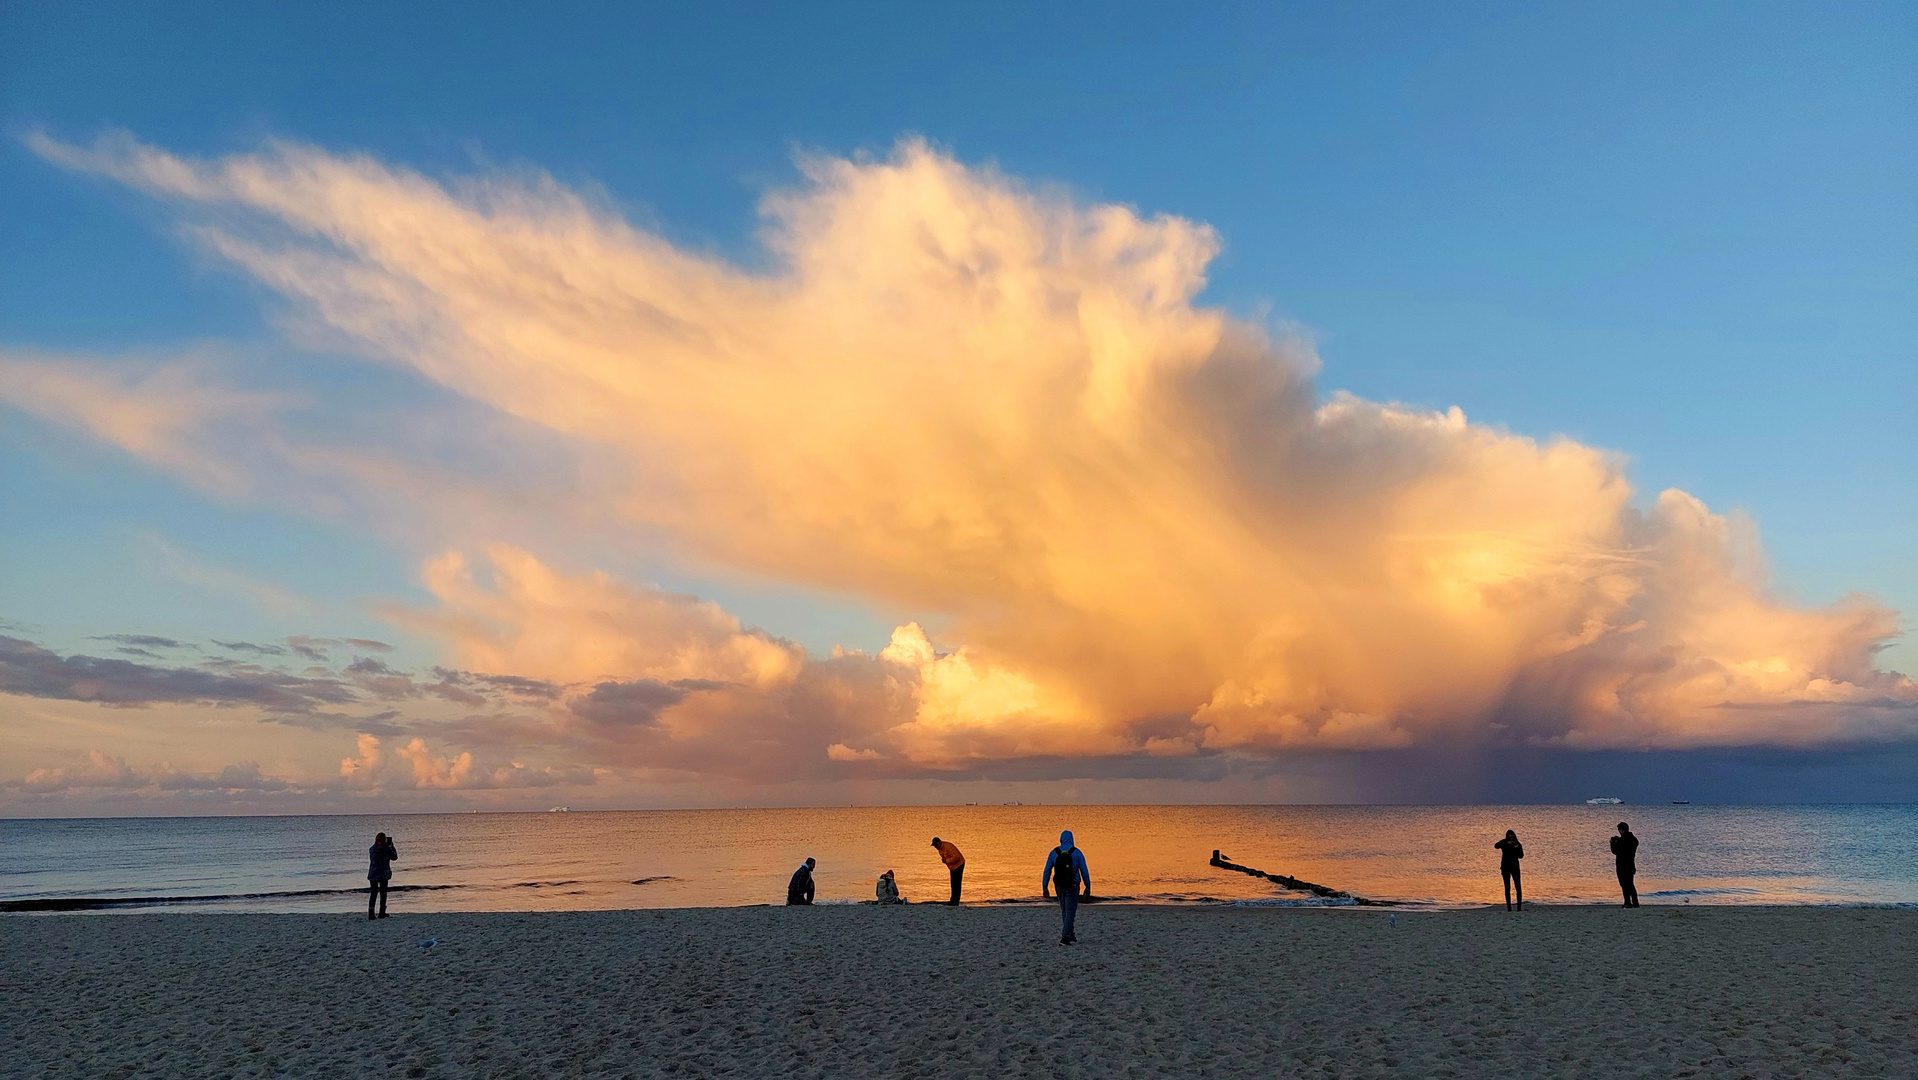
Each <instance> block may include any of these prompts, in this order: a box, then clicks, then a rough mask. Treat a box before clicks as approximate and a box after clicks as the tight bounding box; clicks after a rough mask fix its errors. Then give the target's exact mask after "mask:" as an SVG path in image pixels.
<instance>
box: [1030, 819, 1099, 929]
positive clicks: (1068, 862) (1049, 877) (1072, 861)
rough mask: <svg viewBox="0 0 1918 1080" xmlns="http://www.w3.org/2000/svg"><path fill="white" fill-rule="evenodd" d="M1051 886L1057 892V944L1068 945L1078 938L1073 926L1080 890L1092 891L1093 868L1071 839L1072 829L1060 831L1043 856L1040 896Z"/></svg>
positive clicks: (1046, 894)
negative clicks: (1044, 860) (1047, 852)
mask: <svg viewBox="0 0 1918 1080" xmlns="http://www.w3.org/2000/svg"><path fill="white" fill-rule="evenodd" d="M1054 886H1057V887H1058V892H1059V944H1061V945H1071V944H1074V943H1076V942H1077V941H1078V940H1079V935H1078V934H1077V933H1076V932H1075V931H1074V930H1073V926H1072V923H1073V919H1074V918H1076V917H1077V916H1078V914H1079V898H1080V895H1081V894H1080V891H1079V890H1080V889H1082V888H1083V889H1084V890H1085V892H1084V895H1085V896H1091V895H1092V871H1091V870H1089V869H1087V868H1086V856H1085V852H1083V851H1080V850H1079V849H1078V847H1076V846H1074V844H1073V843H1072V830H1071V829H1067V830H1066V831H1065V832H1062V833H1060V834H1059V846H1058V847H1056V848H1053V849H1052V854H1050V855H1047V856H1046V868H1045V870H1044V872H1042V873H1041V874H1040V875H1039V894H1040V895H1041V896H1050V895H1051V893H1052V891H1053V887H1054Z"/></svg>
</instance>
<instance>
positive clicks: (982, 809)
mask: <svg viewBox="0 0 1918 1080" xmlns="http://www.w3.org/2000/svg"><path fill="white" fill-rule="evenodd" d="M1621 819H1623V820H1629V821H1631V822H1632V827H1633V831H1634V832H1636V833H1637V834H1638V835H1639V836H1640V838H1641V842H1642V846H1641V848H1640V849H1639V859H1638V864H1639V879H1638V884H1639V892H1640V894H1641V896H1642V897H1643V898H1644V900H1645V902H1646V903H1653V904H1655V903H1681V902H1700V903H1726V902H1731V903H1794V902H1829V901H1848V902H1859V901H1865V902H1914V901H1918V807H1910V806H1903V807H1900V806H1890V807H1758V808H1753V807H1703V806H1697V807H1694V806H1649V807H1644V806H1641V807H1632V806H1602V807H1587V806H1517V807H1326V806H947V807H876V808H826V809H765V810H696V811H640V812H608V813H569V814H446V815H395V816H389V817H320V818H198V819H164V820H161V819H147V820H144V821H140V820H124V819H123V820H121V821H117V822H85V823H74V822H69V823H58V822H21V821H15V822H7V823H4V826H3V827H4V829H5V832H6V839H7V841H8V843H7V845H6V846H7V848H8V851H9V858H8V861H7V865H6V866H5V867H4V871H3V872H0V885H4V889H3V890H0V891H3V892H4V894H5V896H6V897H8V898H17V897H21V896H116V895H117V896H154V895H168V896H207V895H230V894H249V895H248V898H246V899H244V900H239V901H227V902H225V903H224V904H223V905H221V906H232V905H233V904H235V903H238V904H243V905H244V906H248V907H251V908H255V909H266V910H315V909H322V910H334V909H337V910H349V909H351V908H352V907H353V906H354V905H355V904H356V903H357V902H358V901H356V900H355V899H354V898H352V897H351V896H348V895H345V894H342V893H339V892H336V891H329V890H342V889H353V888H363V887H364V874H365V848H366V845H367V844H368V843H369V842H370V838H371V836H372V834H373V832H375V831H379V830H383V831H386V832H389V833H392V834H393V836H394V838H395V840H396V842H397V844H398V846H399V850H400V860H399V862H398V863H396V864H395V867H394V869H395V877H394V882H393V883H394V885H395V887H396V891H395V893H394V902H395V903H397V904H402V905H404V906H405V907H407V908H411V909H414V910H419V909H464V910H554V909H568V908H624V907H681V906H708V905H732V904H752V903H774V904H776V903H780V902H781V901H782V900H783V899H784V896H785V886H786V880H787V878H788V877H789V876H790V875H791V873H792V871H793V869H794V867H796V866H797V865H798V864H799V862H800V860H802V859H804V858H806V857H807V856H811V857H813V858H815V859H817V860H818V862H819V867H818V871H817V873H816V880H817V885H818V897H819V899H820V900H821V901H825V902H851V901H859V900H869V899H872V897H873V884H874V881H875V879H876V878H877V877H878V875H879V874H880V873H881V872H883V871H885V870H888V869H890V870H892V871H894V873H895V875H896V877H897V880H898V883H899V888H900V891H901V892H902V893H903V894H904V895H905V896H906V897H907V898H908V899H910V900H913V901H919V902H923V901H929V900H944V899H945V898H946V895H947V891H948V884H947V876H946V870H945V867H944V865H943V864H942V863H941V862H940V860H939V856H938V853H937V852H936V851H935V850H933V848H932V846H931V839H932V837H933V836H935V835H936V836H940V837H942V838H944V839H946V840H949V841H951V842H953V843H956V844H957V845H959V847H960V849H961V850H962V851H964V853H965V855H966V875H965V898H966V899H967V900H968V901H974V902H977V901H988V900H1021V899H1025V900H1032V899H1037V897H1038V894H1039V886H1040V881H1039V878H1040V872H1041V869H1042V868H1043V866H1044V864H1045V858H1046V854H1047V853H1048V852H1049V851H1051V849H1052V847H1053V845H1054V844H1056V843H1057V842H1058V834H1059V830H1060V829H1062V828H1069V829H1072V830H1073V831H1074V833H1075V834H1076V837H1077V840H1078V843H1079V846H1080V847H1081V848H1083V849H1084V851H1085V853H1086V857H1087V861H1088V863H1089V865H1090V868H1091V871H1092V882H1093V891H1094V893H1095V895H1097V896H1100V897H1127V898H1131V899H1134V900H1138V901H1146V902H1191V901H1200V900H1207V899H1211V900H1232V901H1237V900H1252V901H1265V902H1275V901H1283V900H1292V901H1298V900H1304V899H1307V898H1306V897H1304V896H1303V895H1301V894H1298V893H1290V892H1287V891H1285V890H1282V889H1280V888H1279V887H1278V886H1276V885H1274V884H1273V883H1271V882H1269V881H1265V880H1262V879H1258V878H1253V877H1249V876H1246V875H1243V874H1238V873H1234V872H1231V871H1228V870H1223V869H1220V868H1217V867H1213V866H1210V865H1208V860H1209V859H1210V857H1211V854H1212V851H1213V849H1215V848H1217V849H1222V850H1223V852H1224V853H1225V854H1226V855H1227V856H1229V857H1230V858H1231V859H1233V860H1234V861H1236V862H1238V863H1240V864H1242V865H1246V866H1252V867H1256V868H1259V869H1262V870H1267V871H1272V872H1276V873H1284V874H1290V875H1292V876H1294V877H1298V878H1303V879H1305V880H1307V881H1312V882H1317V883H1319V884H1323V885H1328V886H1331V887H1333V888H1338V889H1345V890H1348V891H1350V892H1353V893H1356V894H1359V895H1362V896H1367V897H1372V898H1376V899H1392V900H1402V901H1411V902H1417V903H1437V904H1480V903H1497V902H1499V901H1500V900H1501V890H1500V882H1499V875H1498V852H1497V851H1495V850H1494V849H1493V847H1492V844H1493V843H1494V841H1496V840H1497V839H1498V838H1499V837H1501V836H1502V835H1503V834H1504V831H1505V830H1506V829H1508V828H1509V829H1514V830H1516V831H1517V832H1518V834H1519V838H1520V839H1521V840H1522V841H1523V842H1524V844H1525V852H1526V858H1525V862H1524V881H1525V895H1526V899H1527V900H1531V901H1538V902H1551V903H1616V902H1617V899H1618V892H1617V883H1616V879H1615V877H1614V875H1613V870H1612V863H1611V856H1610V852H1609V849H1608V847H1607V841H1608V840H1609V838H1610V837H1611V836H1612V835H1613V828H1614V826H1615V825H1616V823H1617V822H1618V821H1619V820H1621ZM43 833H44V834H45V835H41V834H43ZM29 834H31V835H29ZM636 882H643V883H636ZM424 885H442V886H446V885H450V886H455V887H454V888H446V889H437V890H431V891H423V890H412V889H408V888H407V886H424ZM315 890H318V891H317V892H314V891H315ZM293 893H314V894H313V895H303V896H294V895H289V894H293Z"/></svg>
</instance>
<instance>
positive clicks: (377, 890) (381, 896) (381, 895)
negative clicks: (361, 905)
mask: <svg viewBox="0 0 1918 1080" xmlns="http://www.w3.org/2000/svg"><path fill="white" fill-rule="evenodd" d="M386 886H387V883H386V882H384V881H369V882H367V883H366V917H367V918H369V919H370V918H372V917H373V903H374V901H376V900H377V901H378V902H379V906H380V911H379V913H380V914H381V915H384V914H386Z"/></svg>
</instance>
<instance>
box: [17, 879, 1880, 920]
mask: <svg viewBox="0 0 1918 1080" xmlns="http://www.w3.org/2000/svg"><path fill="white" fill-rule="evenodd" d="M462 888H468V886H464V885H405V886H398V885H396V886H394V887H393V888H392V889H391V890H390V891H391V893H393V894H395V895H398V896H400V897H401V898H402V899H404V894H405V893H407V892H415V891H417V892H429V891H440V890H446V889H462ZM309 896H310V897H320V896H328V897H339V898H345V897H360V898H364V897H365V896H366V890H365V889H363V888H361V889H308V890H302V891H299V892H286V893H235V894H221V895H207V896H175V897H153V896H143V897H124V898H123V897H91V896H75V897H46V898H23V899H15V900H5V901H0V921H5V920H6V918H7V917H9V916H14V917H26V916H39V915H276V916H278V915H284V916H293V917H303V916H346V915H352V914H354V911H353V910H342V911H320V910H305V909H302V910H298V911H274V910H262V909H257V908H252V907H248V906H247V905H246V904H245V903H243V902H242V901H246V900H255V899H258V900H270V899H272V898H275V897H286V898H289V899H291V898H295V897H309ZM1057 903H1058V902H1057V901H1056V900H1041V899H1038V898H1032V899H1025V898H1017V897H1013V898H1002V899H990V900H968V901H965V902H964V903H963V904H961V905H959V906H960V907H961V908H981V909H991V908H1018V909H1026V908H1051V907H1054V906H1055V905H1056V904H1057ZM1080 905H1081V906H1083V907H1108V908H1121V907H1123V908H1139V909H1145V910H1169V911H1190V910H1206V909H1213V908H1221V909H1271V910H1274V911H1365V912H1372V913H1376V914H1388V913H1392V912H1421V913H1430V912H1470V911H1497V910H1500V909H1502V908H1503V907H1504V906H1505V905H1504V904H1503V902H1501V901H1498V900H1490V901H1484V902H1478V901H1471V902H1467V901H1451V902H1446V901H1427V900H1375V899H1369V898H1366V899H1362V898H1355V897H1352V898H1347V897H1334V898H1325V897H1300V898H1291V897H1273V898H1270V899H1266V898H1256V899H1226V898H1222V897H1208V896H1200V897H1191V898H1176V899H1165V900H1142V899H1140V898H1138V897H1134V896H1111V897H1106V896H1093V897H1089V898H1085V899H1082V900H1080ZM785 906H786V905H785V904H783V903H779V902H776V901H763V902H759V903H750V904H707V905H698V906H692V905H688V906H681V907H636V906H626V907H610V906H609V907H579V908H560V907H554V908H525V907H516V908H435V909H410V910H409V909H405V908H402V907H401V906H400V905H399V904H397V903H396V904H394V905H393V914H394V915H396V916H397V915H399V914H402V913H405V914H410V915H592V914H605V913H613V912H622V911H678V912H684V911H747V910H755V909H759V908H780V907H785ZM811 906H813V907H818V908H868V907H882V906H885V905H881V904H879V903H878V902H877V901H874V900H840V899H827V900H818V901H815V902H814V903H813V904H812V905H811ZM894 906H898V907H939V908H944V907H949V906H950V905H948V904H946V903H945V902H944V901H940V900H918V901H915V900H907V901H903V902H901V903H900V904H898V905H894ZM1641 906H1642V907H1645V908H1651V909H1655V910H1660V911H1663V910H1679V911H1691V910H1698V911H1765V910H1780V911H1804V910H1835V911H1849V910H1860V911H1918V900H1804V901H1797V902H1781V901H1776V900H1764V901H1754V902H1739V901H1717V900H1705V901H1701V902H1699V903H1696V904H1694V903H1691V902H1690V901H1689V900H1680V901H1671V900H1652V899H1649V898H1647V902H1646V903H1644V904H1642V905H1641ZM1622 907H1623V905H1621V904H1612V903H1603V902H1592V903H1582V902H1573V901H1563V900H1527V901H1525V909H1524V910H1525V911H1527V912H1529V911H1534V910H1538V911H1546V910H1551V911H1605V910H1611V909H1618V908H1622ZM1515 914H1518V913H1515Z"/></svg>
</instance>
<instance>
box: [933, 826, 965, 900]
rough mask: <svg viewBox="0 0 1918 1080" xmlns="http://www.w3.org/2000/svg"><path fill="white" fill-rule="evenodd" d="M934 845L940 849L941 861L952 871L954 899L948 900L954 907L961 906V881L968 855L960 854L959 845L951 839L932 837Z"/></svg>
mask: <svg viewBox="0 0 1918 1080" xmlns="http://www.w3.org/2000/svg"><path fill="white" fill-rule="evenodd" d="M932 846H933V847H936V848H938V849H939V861H941V862H943V863H945V864H946V869H947V870H950V871H951V872H952V899H950V900H948V901H946V903H948V904H951V905H952V906H954V907H958V906H959V882H960V880H961V879H962V878H964V877H965V876H966V857H965V856H964V855H961V854H959V845H957V844H954V843H952V842H951V841H949V840H941V839H939V838H938V837H936V836H935V837H933V838H932Z"/></svg>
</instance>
